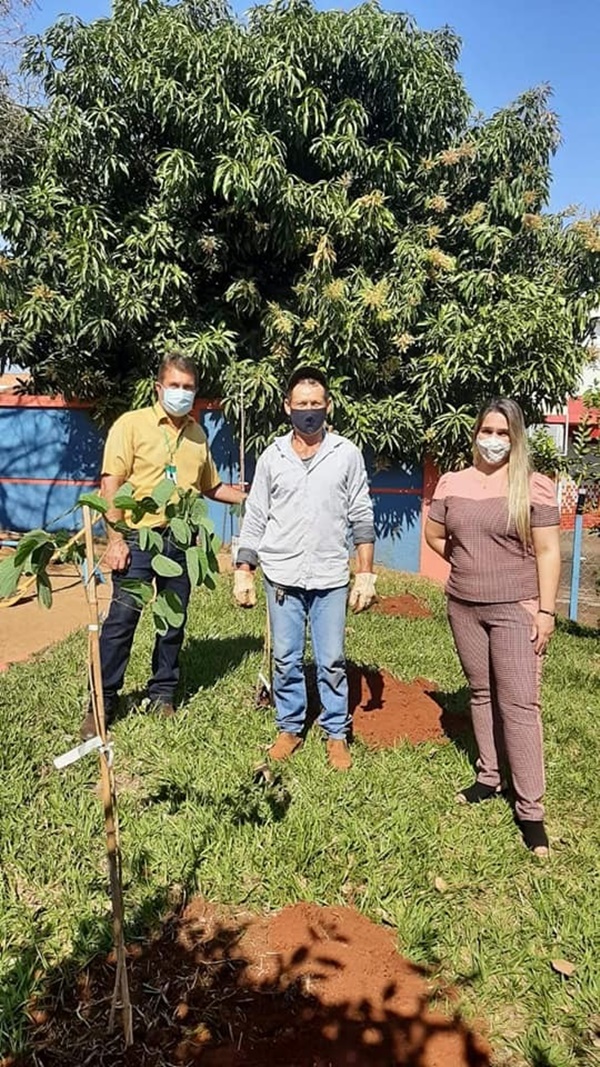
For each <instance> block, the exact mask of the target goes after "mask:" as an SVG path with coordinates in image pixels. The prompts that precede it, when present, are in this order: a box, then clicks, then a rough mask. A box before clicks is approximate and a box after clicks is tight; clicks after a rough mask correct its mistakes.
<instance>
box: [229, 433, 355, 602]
mask: <svg viewBox="0 0 600 1067" xmlns="http://www.w3.org/2000/svg"><path fill="white" fill-rule="evenodd" d="M349 532H351V533H352V537H353V540H354V544H355V545H360V544H368V543H373V542H374V541H375V528H374V521H373V502H372V500H371V496H370V493H369V485H368V482H367V473H366V471H365V465H364V462H363V458H362V455H361V452H360V451H359V449H358V448H357V447H356V445H353V444H352V442H351V441H348V440H347V439H346V438H345V437H340V436H339V434H336V433H326V434H325V437H324V438H323V444H322V445H321V447H320V449H319V451H318V452H317V453H316V455H315V456H313V458H312V460H311V462H310V464H308V463H305V462H304V461H303V460H301V459H300V457H299V456H298V455H297V454H296V453H295V452H294V450H293V448H292V433H288V434H286V435H285V437H278V438H276V440H275V441H273V443H272V444H271V445H269V447H268V448H267V449H266V450H265V451H264V452H263V454H262V456H261V457H260V459H259V460H258V463H257V464H256V473H255V475H254V480H253V482H252V488H251V490H250V493H249V495H248V499H247V501H246V513H245V516H244V521H243V523H242V529H241V532H240V547H239V550H238V554H237V562H238V563H249V564H250V565H251V566H256V565H257V564H258V563H260V565H261V567H262V569H263V573H264V574H265V576H266V577H267V578H268V579H269V581H270V582H273V584H274V585H282V586H296V587H299V588H301V589H337V588H339V587H340V586H343V585H347V584H348V580H349V576H350V573H349V567H348V554H349V553H348V541H349V538H348V534H349Z"/></svg>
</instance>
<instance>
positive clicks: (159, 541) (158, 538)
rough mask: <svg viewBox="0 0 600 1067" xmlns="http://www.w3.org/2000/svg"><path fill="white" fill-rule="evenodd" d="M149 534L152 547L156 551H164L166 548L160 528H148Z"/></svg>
mask: <svg viewBox="0 0 600 1067" xmlns="http://www.w3.org/2000/svg"><path fill="white" fill-rule="evenodd" d="M148 535H149V545H150V549H151V550H152V551H154V552H162V550H163V548H164V541H163V538H162V535H161V534H159V532H158V530H153V529H151V528H150V529H149V530H148Z"/></svg>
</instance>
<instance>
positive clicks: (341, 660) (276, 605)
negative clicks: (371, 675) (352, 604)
mask: <svg viewBox="0 0 600 1067" xmlns="http://www.w3.org/2000/svg"><path fill="white" fill-rule="evenodd" d="M265 589H266V593H267V602H268V605H269V615H270V618H271V634H272V638H273V660H274V669H273V697H274V700H275V710H276V724H277V728H278V729H279V730H284V731H285V732H286V733H288V734H299V733H301V732H302V730H303V728H304V723H305V721H306V703H307V698H306V681H305V677H304V645H305V640H306V624H307V622H309V623H310V633H311V639H312V647H313V653H314V657H315V663H316V668H317V686H318V689H319V698H320V701H321V714H320V716H319V724H320V725H321V726H322V727H323V729H324V730H325V732H326V734H327V735H328V736H329V737H330V738H336V739H338V738H340V739H341V738H345V737H346V735H347V733H348V725H349V713H348V678H347V676H346V660H345V657H344V633H345V627H346V599H347V595H348V588H347V586H345V585H344V586H341V587H340V588H339V589H298V588H295V587H294V588H290V587H285V588H284V587H282V586H276V585H273V584H272V583H271V582H269V581H268V579H266V578H265Z"/></svg>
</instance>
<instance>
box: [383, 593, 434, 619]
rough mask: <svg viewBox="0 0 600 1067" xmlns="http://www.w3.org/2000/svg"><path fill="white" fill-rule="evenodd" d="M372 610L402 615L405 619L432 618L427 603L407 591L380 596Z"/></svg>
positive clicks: (384, 613) (385, 613)
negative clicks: (397, 594) (399, 594)
mask: <svg viewBox="0 0 600 1067" xmlns="http://www.w3.org/2000/svg"><path fill="white" fill-rule="evenodd" d="M370 610H371V611H375V612H377V614H379V615H401V616H402V618H404V619H430V618H431V612H430V610H429V608H428V607H427V605H426V604H423V603H422V602H421V601H420V600H417V598H416V596H413V595H412V593H405V594H404V595H403V596H384V597H379V599H378V600H376V602H375V603H374V604H373V607H372V608H371V609H370Z"/></svg>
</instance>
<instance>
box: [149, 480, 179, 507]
mask: <svg viewBox="0 0 600 1067" xmlns="http://www.w3.org/2000/svg"><path fill="white" fill-rule="evenodd" d="M175 488H176V487H175V485H174V484H173V482H172V481H171V479H170V478H163V480H162V482H159V483H158V485H157V486H156V489H153V490H152V499H153V500H154V502H155V503H156V504H158V506H159V508H164V506H165V505H166V504H168V503H169V500H170V499H171V497H172V496H173V493H174V492H175Z"/></svg>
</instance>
